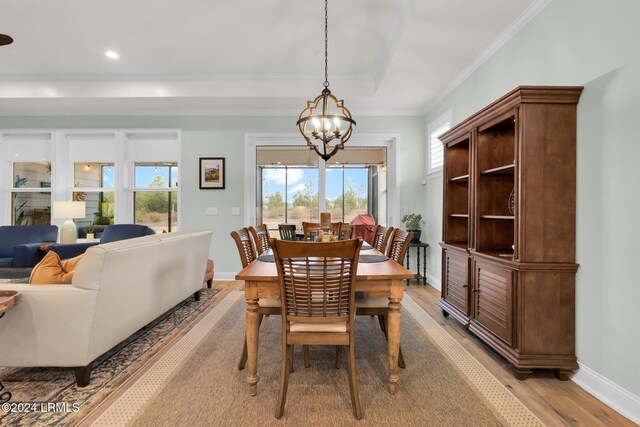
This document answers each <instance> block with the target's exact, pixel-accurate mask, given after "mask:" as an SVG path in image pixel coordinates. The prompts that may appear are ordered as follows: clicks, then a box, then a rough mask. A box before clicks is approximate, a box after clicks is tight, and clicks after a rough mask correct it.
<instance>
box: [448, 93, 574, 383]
mask: <svg viewBox="0 0 640 427" xmlns="http://www.w3.org/2000/svg"><path fill="white" fill-rule="evenodd" d="M581 92H582V88H581V87H549V86H521V87H518V88H516V89H514V90H513V91H511V92H509V93H508V94H506V95H505V96H503V97H502V98H500V99H499V100H497V101H495V102H494V103H492V104H490V105H489V106H487V107H486V108H484V109H482V110H480V111H479V112H478V113H476V114H474V115H473V116H471V117H469V118H468V119H466V120H464V121H463V122H461V123H460V124H458V125H457V126H455V127H454V128H452V129H451V130H449V131H448V132H447V133H445V134H444V135H443V136H441V138H440V139H441V141H442V142H443V144H444V147H445V152H444V159H445V165H444V176H443V178H444V179H443V181H444V201H443V242H442V243H441V246H442V250H443V257H442V260H443V266H442V269H443V274H442V277H443V286H442V299H441V301H440V307H441V308H442V309H443V312H444V313H445V314H446V315H449V314H451V315H452V316H453V317H455V318H456V319H457V320H459V321H460V322H462V323H464V324H466V325H468V326H469V329H470V330H471V331H472V332H473V333H474V334H476V335H477V336H478V337H479V338H481V339H482V340H483V341H485V342H486V343H487V344H489V345H490V346H491V347H493V348H494V349H495V350H496V351H498V352H499V353H500V354H502V355H503V356H504V357H505V358H506V359H507V360H508V361H509V362H510V363H511V364H512V365H514V367H515V368H516V374H517V375H518V376H520V377H522V376H525V375H526V373H528V372H530V369H533V368H551V369H554V370H555V372H556V373H557V374H559V377H561V378H562V379H565V378H567V373H568V371H570V370H572V369H576V368H577V367H578V365H577V362H576V357H575V348H574V347H575V345H574V342H575V331H574V330H575V301H574V300H575V272H576V271H577V268H578V265H577V264H576V263H575V198H576V195H575V188H576V181H575V180H576V178H575V175H576V106H577V103H578V100H579V98H580V94H581Z"/></svg>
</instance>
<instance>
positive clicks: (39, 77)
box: [0, 74, 373, 82]
mask: <svg viewBox="0 0 640 427" xmlns="http://www.w3.org/2000/svg"><path fill="white" fill-rule="evenodd" d="M372 79H373V77H372V76H370V75H368V74H345V75H335V76H331V80H334V81H350V80H366V81H371V80H372ZM235 80H240V81H247V80H255V81H263V80H264V81H287V82H289V81H291V80H305V81H306V80H317V81H318V82H321V81H324V75H320V74H302V75H298V74H265V75H262V74H4V75H0V81H109V82H110V81H114V82H122V81H144V82H148V81H190V82H191V81H235Z"/></svg>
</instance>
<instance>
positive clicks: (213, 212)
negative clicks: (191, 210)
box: [205, 207, 218, 215]
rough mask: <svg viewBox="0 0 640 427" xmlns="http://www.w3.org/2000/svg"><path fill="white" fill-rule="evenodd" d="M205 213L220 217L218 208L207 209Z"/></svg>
mask: <svg viewBox="0 0 640 427" xmlns="http://www.w3.org/2000/svg"><path fill="white" fill-rule="evenodd" d="M205 213H206V214H207V215H218V208H213V207H207V209H206V211H205Z"/></svg>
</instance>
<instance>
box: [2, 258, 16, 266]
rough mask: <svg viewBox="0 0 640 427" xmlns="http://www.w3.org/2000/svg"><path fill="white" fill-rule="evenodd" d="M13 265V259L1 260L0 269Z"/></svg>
mask: <svg viewBox="0 0 640 427" xmlns="http://www.w3.org/2000/svg"><path fill="white" fill-rule="evenodd" d="M12 265H13V258H0V267H11V266H12Z"/></svg>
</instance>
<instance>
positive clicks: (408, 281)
mask: <svg viewBox="0 0 640 427" xmlns="http://www.w3.org/2000/svg"><path fill="white" fill-rule="evenodd" d="M410 254H411V246H409V247H408V248H407V270H411V269H410V268H409V264H410V262H409V255H410ZM409 283H411V279H407V286H409Z"/></svg>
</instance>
